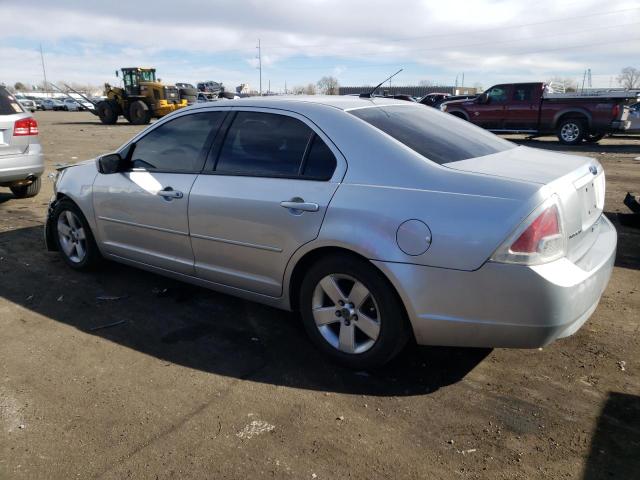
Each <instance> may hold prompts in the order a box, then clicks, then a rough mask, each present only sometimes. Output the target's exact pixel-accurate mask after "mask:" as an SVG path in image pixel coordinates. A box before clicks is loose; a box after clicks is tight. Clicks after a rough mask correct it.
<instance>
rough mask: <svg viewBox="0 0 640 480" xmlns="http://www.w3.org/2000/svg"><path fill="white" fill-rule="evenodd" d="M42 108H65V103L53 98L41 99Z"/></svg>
mask: <svg viewBox="0 0 640 480" xmlns="http://www.w3.org/2000/svg"><path fill="white" fill-rule="evenodd" d="M42 110H65V104H64V103H62V102H61V101H60V100H57V99H55V98H45V99H44V100H42Z"/></svg>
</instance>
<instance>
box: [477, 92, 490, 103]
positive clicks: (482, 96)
mask: <svg viewBox="0 0 640 480" xmlns="http://www.w3.org/2000/svg"><path fill="white" fill-rule="evenodd" d="M478 103H489V95H487V94H486V93H481V94H480V95H479V96H478Z"/></svg>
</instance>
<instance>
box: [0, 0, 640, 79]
mask: <svg viewBox="0 0 640 480" xmlns="http://www.w3.org/2000/svg"><path fill="white" fill-rule="evenodd" d="M120 5H121V2H117V1H104V0H101V1H92V0H84V1H74V0H55V1H50V0H0V12H1V15H0V17H1V18H0V82H5V83H7V84H12V83H14V82H16V81H23V82H28V83H37V82H41V81H42V67H41V63H40V54H39V50H38V48H39V45H40V44H42V48H43V49H44V54H45V64H46V69H47V77H48V79H49V80H52V81H59V80H66V81H71V82H78V83H92V84H96V85H101V84H102V83H104V82H105V81H110V82H112V83H115V82H116V79H115V76H114V73H113V72H114V71H115V70H116V69H117V68H120V67H123V66H136V65H145V66H155V67H156V68H157V69H158V76H160V77H161V78H162V79H163V80H165V81H169V82H176V81H182V82H191V83H193V82H197V81H202V80H216V81H222V82H224V83H225V85H227V86H229V87H235V86H236V85H238V84H240V83H249V84H250V85H251V86H252V87H254V88H257V87H258V71H257V69H256V64H257V60H256V58H255V57H256V55H257V49H256V44H257V40H258V38H260V40H261V44H262V65H263V73H262V78H263V89H264V90H266V89H267V85H268V83H269V81H271V88H272V90H282V89H283V88H284V84H285V81H286V82H287V85H288V86H289V87H291V86H293V85H300V84H306V83H309V82H315V81H317V80H318V79H319V78H320V77H322V76H323V75H333V76H335V77H337V78H338V80H339V82H340V84H342V85H360V84H375V83H378V82H379V81H381V80H383V79H384V78H385V77H386V76H388V75H389V74H391V73H393V72H394V71H396V70H397V69H399V68H401V67H403V68H404V71H403V72H402V73H401V74H400V75H399V76H398V77H397V79H396V80H394V81H395V82H396V83H397V84H415V83H417V82H419V81H421V80H431V81H433V82H436V83H439V84H449V85H451V84H453V83H454V82H455V79H456V76H458V81H459V82H461V79H462V73H463V72H464V77H465V80H464V81H465V85H470V86H472V85H474V84H476V83H480V84H482V85H483V86H484V87H488V86H490V85H491V84H494V83H498V82H503V81H530V80H531V81H535V80H545V79H547V78H549V77H552V76H562V77H571V78H573V79H576V80H578V79H580V81H581V79H582V76H583V72H584V70H585V69H586V68H590V69H591V72H592V77H593V83H594V86H604V87H606V86H609V85H610V84H611V83H612V82H613V85H614V86H615V84H616V82H615V77H616V75H617V74H618V73H619V71H620V69H621V68H623V67H625V66H628V65H632V66H635V67H638V68H640V1H624V0H621V1H618V0H609V1H607V2H602V1H601V0H599V1H596V0H582V1H574V0H567V1H563V2H559V1H547V0H539V1H536V2H532V1H524V0H502V1H491V0H478V1H461V0H457V1H455V0H454V1H449V2H447V1H443V0H439V1H426V0H423V1H418V0H413V1H411V0H395V1H393V2H391V1H388V0H387V1H384V2H377V1H375V0H368V1H364V0H288V1H280V0H271V1H261V0H245V1H237V0H236V1H227V0H219V1H209V2H206V1H199V0H180V1H176V0H170V1H166V0H154V1H144V0H137V1H136V0H129V1H127V2H123V3H122V5H121V6H120Z"/></svg>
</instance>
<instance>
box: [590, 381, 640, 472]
mask: <svg viewBox="0 0 640 480" xmlns="http://www.w3.org/2000/svg"><path fill="white" fill-rule="evenodd" d="M604 478H612V479H616V480H617V479H623V478H625V479H627V478H628V479H632V478H636V479H637V478H640V397H638V396H637V395H628V394H624V393H617V392H610V393H609V396H608V397H607V401H606V403H605V405H604V407H603V409H602V412H600V417H598V424H597V425H596V430H595V433H594V436H593V438H592V440H591V450H590V452H589V458H588V459H587V464H586V467H585V472H584V480H602V479H604Z"/></svg>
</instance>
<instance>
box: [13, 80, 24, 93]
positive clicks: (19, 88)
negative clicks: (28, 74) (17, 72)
mask: <svg viewBox="0 0 640 480" xmlns="http://www.w3.org/2000/svg"><path fill="white" fill-rule="evenodd" d="M13 88H15V89H16V91H18V92H23V91H25V90H27V86H26V85H25V84H24V83H22V82H16V83H15V85H14V86H13Z"/></svg>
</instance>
